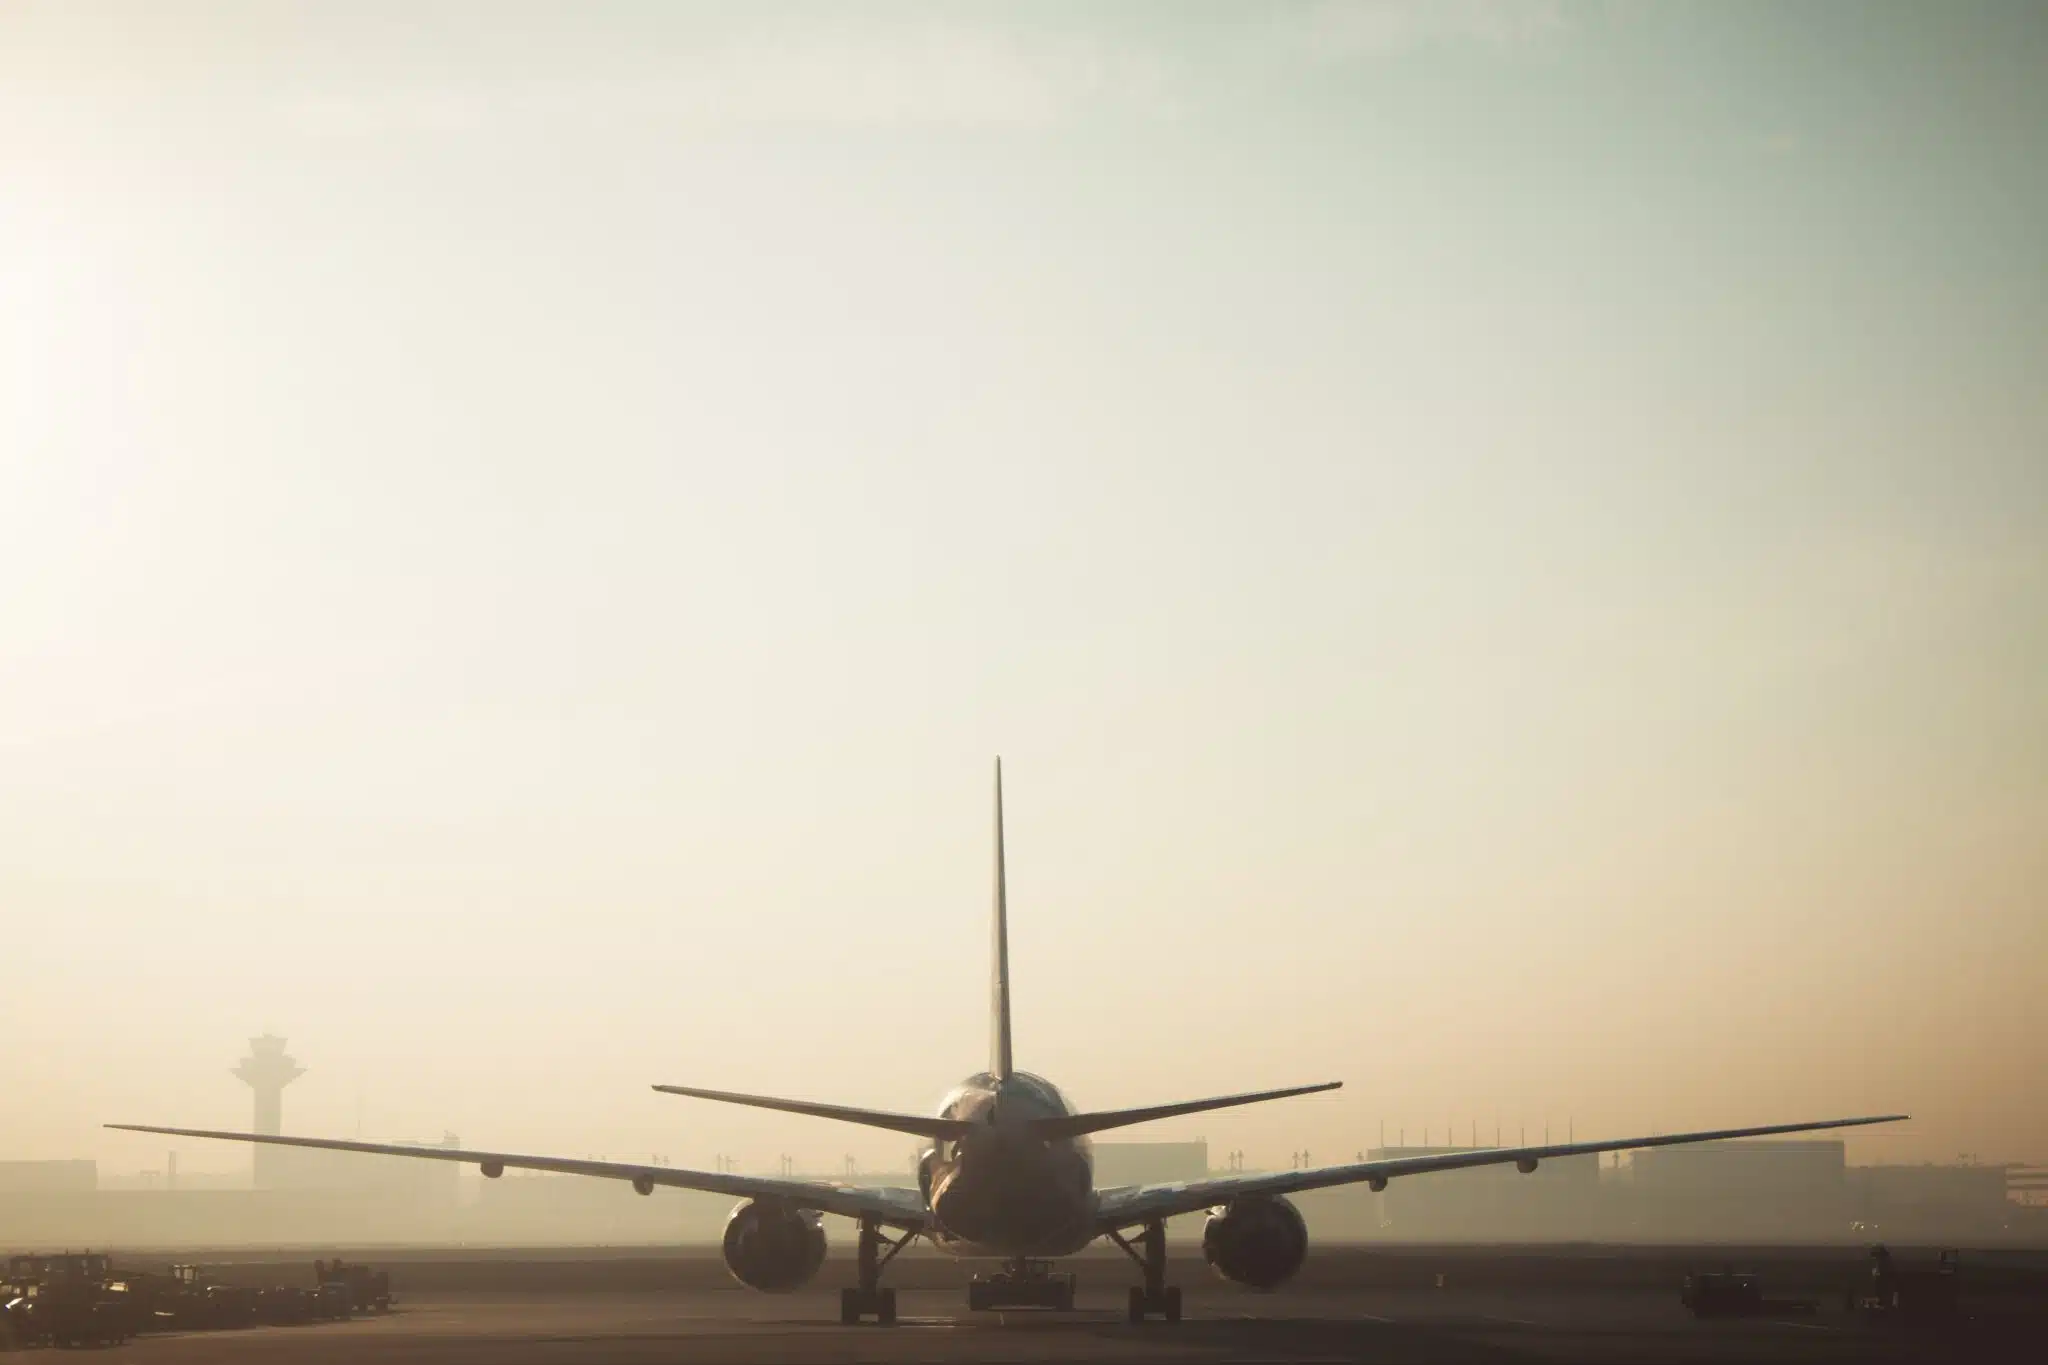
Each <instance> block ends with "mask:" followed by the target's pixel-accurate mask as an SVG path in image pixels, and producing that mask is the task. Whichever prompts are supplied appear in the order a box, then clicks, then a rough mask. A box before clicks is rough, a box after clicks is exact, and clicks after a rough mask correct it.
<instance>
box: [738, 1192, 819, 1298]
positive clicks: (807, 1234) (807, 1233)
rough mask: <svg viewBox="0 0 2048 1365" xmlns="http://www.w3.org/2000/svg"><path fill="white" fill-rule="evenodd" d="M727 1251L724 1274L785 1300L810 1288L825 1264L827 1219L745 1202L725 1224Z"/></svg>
mask: <svg viewBox="0 0 2048 1365" xmlns="http://www.w3.org/2000/svg"><path fill="white" fill-rule="evenodd" d="M723 1247H724V1250H725V1268H726V1269H727V1270H730V1271H731V1272H732V1277H733V1278H734V1279H735V1280H738V1281H739V1282H740V1283H741V1284H743V1285H745V1286H747V1288H749V1289H760V1290H764V1291H766V1292H767V1293H770V1294H786V1293H788V1292H789V1291H790V1290H792V1289H800V1288H802V1287H803V1286H804V1285H806V1284H808V1283H810V1279H811V1277H812V1276H813V1275H815V1274H817V1273H818V1267H819V1266H821V1265H823V1264H825V1223H824V1219H823V1218H822V1217H820V1216H819V1215H818V1214H816V1213H814V1212H811V1211H809V1210H805V1209H793V1208H790V1207H789V1206H788V1205H786V1204H779V1203H776V1202H774V1201H772V1200H760V1199H748V1200H744V1201H742V1202H741V1203H740V1204H739V1205H738V1206H737V1207H735V1208H734V1209H733V1211H732V1217H730V1218H728V1219H726V1220H725V1239H724V1242H723Z"/></svg>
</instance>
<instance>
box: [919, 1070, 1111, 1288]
mask: <svg viewBox="0 0 2048 1365" xmlns="http://www.w3.org/2000/svg"><path fill="white" fill-rule="evenodd" d="M1072 1112H1073V1111H1072V1110H1071V1109H1070V1108H1069V1107H1068V1106H1067V1101H1066V1098H1065V1097H1064V1096H1063V1095H1061V1094H1060V1092H1059V1090H1058V1088H1057V1087H1055V1086H1054V1085H1053V1084H1052V1082H1050V1081H1048V1080H1046V1079H1044V1078H1043V1077H1041V1076H1033V1075H1031V1074H1030V1073H1028V1072H1021V1071H1019V1072H1012V1073H1010V1074H1009V1075H1007V1076H1004V1077H1002V1078H1001V1079H1000V1080H999V1079H997V1078H996V1077H994V1076H991V1075H989V1074H988V1073H987V1072H981V1073H978V1074H976V1075H973V1076H969V1077H968V1078H967V1079H966V1080H965V1081H962V1082H961V1083H960V1084H959V1085H958V1086H957V1087H955V1088H954V1089H953V1091H952V1092H951V1093H949V1094H948V1095H947V1096H946V1098H945V1100H944V1101H943V1102H942V1103H941V1104H940V1106H939V1117H940V1118H947V1119H964V1120H966V1121H967V1122H969V1123H971V1124H973V1125H974V1126H973V1127H972V1128H970V1129H968V1130H967V1132H965V1133H964V1134H962V1135H961V1136H960V1137H959V1138H958V1139H957V1140H952V1141H941V1142H939V1143H937V1144H936V1145H934V1146H933V1147H932V1148H931V1149H930V1150H929V1151H927V1152H926V1153H925V1154H924V1157H923V1159H922V1160H921V1161H920V1162H919V1163H918V1172H917V1179H918V1184H919V1185H920V1186H921V1187H922V1188H923V1190H924V1195H925V1198H926V1200H927V1201H929V1203H930V1205H931V1210H932V1217H933V1220H934V1223H935V1226H934V1227H932V1228H931V1229H930V1230H929V1236H930V1240H931V1241H932V1243H933V1244H934V1245H935V1246H938V1247H939V1248H941V1249H942V1250H945V1251H949V1252H952V1253H953V1254H955V1255H959V1256H1032V1257H1039V1256H1065V1255H1069V1254H1071V1253H1073V1252H1076V1251H1079V1250H1080V1249H1081V1248H1082V1247H1084V1246H1086V1245H1088V1243H1089V1242H1091V1241H1093V1240H1094V1238H1095V1233H1096V1228H1095V1162H1094V1156H1093V1154H1092V1153H1091V1151H1090V1150H1089V1144H1088V1139H1087V1138H1085V1137H1076V1138H1055V1139H1052V1140H1050V1141H1048V1140H1046V1139H1044V1138H1041V1137H1039V1136H1037V1135H1036V1134H1034V1133H1033V1132H1032V1131H1031V1130H1030V1128H1029V1127H1027V1126H1026V1125H1027V1123H1028V1121H1029V1120H1031V1119H1043V1118H1058V1117H1061V1116H1063V1115H1066V1114H1070V1113H1072Z"/></svg>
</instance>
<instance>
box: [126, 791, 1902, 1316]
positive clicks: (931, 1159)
mask: <svg viewBox="0 0 2048 1365" xmlns="http://www.w3.org/2000/svg"><path fill="white" fill-rule="evenodd" d="M995 841H996V850H995V851H996V866H995V917H994V920H995V922H994V959H995V961H994V966H993V970H992V973H991V978H990V993H991V998H990V1032H991V1035H992V1037H991V1047H990V1056H989V1066H988V1070H986V1071H982V1072H977V1073H976V1074H974V1075H972V1076H969V1077H968V1078H967V1079H966V1080H964V1081H962V1082H961V1083H960V1084H959V1085H958V1086H957V1087H955V1088H954V1090H953V1091H952V1093H950V1094H949V1095H947V1096H946V1098H945V1100H944V1101H943V1102H942V1103H941V1104H940V1106H939V1112H938V1114H937V1115H936V1116H935V1117H931V1118H927V1117H924V1116H922V1115H919V1114H898V1113H890V1112H887V1111H882V1110H874V1109H855V1108H849V1107H847V1106H845V1105H837V1104H818V1103H813V1102H811V1101H808V1100H791V1099H779V1098H775V1097H773V1096H765V1095H740V1094H733V1093H731V1092H728V1091H723V1090H700V1089H696V1088H694V1087H691V1086H682V1085H657V1086H655V1087H654V1088H655V1089H656V1090H659V1091H662V1092H664V1093H666V1094H671V1095H687V1096H690V1097H692V1098H695V1099H702V1100H718V1101H722V1102H724V1103H727V1104H744V1105H752V1106H754V1107H756V1108H761V1109H778V1110H782V1111H784V1112H786V1113H791V1114H810V1115H815V1116H817V1117H819V1118H829V1119H841V1120H844V1121H846V1122H848V1123H859V1124H865V1125H867V1126H868V1127H871V1128H886V1129H889V1130H891V1131H894V1132H899V1133H910V1134H914V1135H916V1136H918V1137H921V1138H926V1139H929V1140H930V1143H931V1146H930V1147H929V1148H927V1149H926V1150H925V1152H924V1154H923V1156H922V1158H921V1160H920V1161H919V1162H918V1167H917V1187H916V1188H915V1189H912V1188H908V1187H874V1186H864V1185H857V1184H853V1183H851V1182H843V1181H833V1180H815V1181H814V1180H778V1179H771V1178H767V1177H761V1176H747V1175H732V1174H727V1173H724V1172H711V1171H687V1170H678V1169H676V1168H674V1167H671V1166H636V1165H632V1164H630V1163H626V1162H615V1161H578V1160H574V1159H571V1158H567V1157H551V1156H522V1155H519V1154H517V1153H513V1152H472V1151H460V1150H453V1149H448V1148H434V1147H399V1146H390V1145H386V1144H382V1143H375V1142H349V1141H343V1140H339V1139H334V1138H301V1137H277V1136H269V1135H264V1134H258V1133H231V1132H215V1131H210V1130H205V1129H196V1128H159V1127H155V1126H152V1125H148V1124H131V1123H115V1124H109V1125H107V1126H108V1127H110V1128H120V1129H125V1130H127V1131H130V1132H137V1133H162V1134H167V1135H169V1136H172V1137H194V1138H221V1139H224V1140H227V1141H231V1142H268V1143H275V1144H277V1145H279V1146H284V1147H315V1148H323V1149H326V1150H329V1151H338V1152H370V1153H376V1154H379V1155H386V1156H400V1157H410V1158H412V1159H414V1160H421V1159H425V1160H430V1161H461V1162H472V1163H474V1164H476V1165H477V1166H478V1167H480V1168H481V1169H482V1171H483V1174H484V1175H485V1176H486V1177H488V1178H490V1179H493V1180H495V1179H497V1178H498V1177H499V1176H501V1175H503V1174H504V1173H505V1171H506V1169H507V1168H518V1169H523V1170H534V1171H556V1172H561V1173H564V1174H568V1175H589V1176H601V1177H604V1178H607V1179H612V1180H624V1181H628V1182H630V1183H631V1184H632V1186H633V1188H634V1189H635V1190H637V1191H638V1192H639V1193H641V1194H652V1193H653V1192H654V1188H655V1186H657V1185H673V1186H676V1187H678V1188H681V1189H687V1190H708V1191H711V1192H712V1193H715V1194H729V1195H734V1196H737V1197H738V1198H739V1199H740V1200H741V1203H740V1204H739V1205H738V1206H737V1207H735V1208H734V1209H733V1211H732V1216H731V1217H730V1218H729V1219H728V1220H727V1222H726V1227H725V1236H724V1241H723V1249H724V1254H725V1262H726V1265H727V1267H728V1268H729V1269H730V1270H731V1271H732V1274H733V1276H734V1278H736V1279H738V1280H739V1281H740V1282H741V1283H743V1284H746V1285H748V1286H750V1287H752V1288H754V1289H760V1290H766V1291H771V1292H779V1291H786V1290H791V1289H795V1288H798V1287H799V1286H801V1285H803V1284H806V1283H808V1282H809V1281H810V1279H811V1278H812V1277H813V1276H814V1275H816V1274H817V1272H818V1269H819V1267H820V1266H821V1265H822V1264H823V1263H824V1260H825V1229H824V1226H823V1223H822V1220H821V1217H820V1215H822V1214H827V1213H833V1214H839V1215H841V1216H843V1217H846V1218H850V1219H853V1220H854V1221H855V1222H856V1223H857V1224H858V1225H859V1228H860V1233H859V1243H858V1256H857V1261H856V1266H857V1269H856V1277H857V1280H858V1283H857V1284H856V1285H855V1286H854V1287H852V1288H848V1289H842V1290H841V1291H840V1304H839V1312H840V1319H841V1321H843V1322H848V1323H852V1322H858V1321H860V1320H861V1319H862V1318H865V1317H869V1316H872V1317H874V1318H875V1319H876V1320H877V1321H879V1322H883V1323H890V1322H894V1321H895V1320H896V1291H895V1290H894V1289H887V1288H883V1287H882V1285H881V1275H882V1270H883V1268H884V1267H885V1266H887V1265H888V1263H889V1262H890V1261H891V1260H892V1259H894V1258H895V1256H896V1254H897V1253H898V1252H900V1251H902V1250H903V1248H904V1247H905V1246H907V1245H909V1244H910V1242H912V1241H913V1240H915V1239H916V1238H918V1237H923V1238H925V1239H926V1240H927V1241H929V1242H930V1243H932V1244H933V1245H934V1246H936V1247H938V1248H940V1249H942V1250H944V1251H947V1252H950V1253H952V1254H954V1255H956V1256H979V1257H1000V1258H1003V1259H1004V1260H1005V1261H1006V1262H1007V1265H1006V1267H1005V1269H1004V1271H1003V1272H1002V1273H1000V1274H996V1275H991V1276H987V1277H983V1276H975V1277H974V1278H973V1279H972V1280H971V1281H970V1283H969V1285H968V1290H967V1306H968V1307H969V1308H970V1309H982V1308H998V1307H1013V1306H1017V1305H1031V1306H1039V1307H1048V1308H1059V1309H1069V1308H1072V1307H1073V1304H1074V1277H1073V1276H1072V1275H1068V1274H1056V1273H1054V1271H1053V1269H1052V1265H1051V1258H1054V1257H1059V1256H1067V1255H1071V1254H1072V1253H1074V1252H1077V1251H1079V1250H1081V1248H1083V1247H1085V1246H1087V1245H1088V1244H1089V1243H1090V1242H1092V1241H1094V1240H1095V1239H1096V1238H1098V1237H1106V1238H1108V1239H1109V1240H1110V1241H1112V1242H1114V1243H1115V1244H1116V1245H1117V1246H1118V1247H1120V1248H1122V1249H1123V1251H1124V1254H1125V1255H1127V1256H1129V1257H1130V1258H1131V1259H1132V1260H1133V1261H1134V1262H1136V1263H1137V1265H1138V1267H1139V1269H1140V1270H1141V1271H1142V1272H1143V1275H1144V1283H1143V1284H1142V1285H1139V1286H1133V1287H1132V1288H1131V1291H1130V1299H1129V1312H1130V1318H1131V1320H1132V1321H1133V1322H1139V1321H1143V1320H1144V1319H1145V1318H1147V1317H1152V1316H1158V1317H1162V1318H1165V1319H1166V1320H1167V1321H1169V1322H1177V1321H1179V1320H1180V1312H1181V1296H1180V1288H1179V1286H1177V1285H1169V1284H1167V1283H1166V1220H1167V1219H1168V1218H1171V1217H1174V1216H1175V1215H1177V1214H1185V1213H1195V1212H1198V1211H1200V1210H1203V1209H1207V1210H1209V1219H1208V1223H1207V1225H1206V1226H1205V1228H1204V1230H1203V1233H1202V1252H1203V1255H1204V1256H1205V1257H1206V1258H1207V1259H1208V1262H1209V1264H1210V1265H1211V1266H1212V1267H1213V1268H1214V1269H1215V1270H1216V1271H1217V1273H1218V1274H1220V1275H1222V1276H1223V1277H1224V1278H1226V1279H1229V1280H1232V1281H1235V1282H1237V1283H1240V1284H1245V1285H1250V1286H1253V1287H1256V1288H1270V1287H1272V1286H1274V1285H1277V1284H1279V1283H1281V1282H1282V1281H1284V1280H1286V1279H1287V1278H1289V1277H1290V1276H1292V1275H1293V1274H1294V1272H1295V1271H1296V1270H1298V1269H1299V1268H1300V1266H1301V1263H1302V1260H1303V1258H1304V1257H1305V1256H1306V1255H1307V1252H1308V1227H1307V1225H1306V1224H1305V1223H1304V1222H1303V1221H1302V1217H1301V1214H1300V1213H1299V1212H1298V1211H1297V1210H1296V1209H1295V1206H1294V1204H1293V1203H1292V1202H1291V1201H1290V1200H1289V1199H1288V1198H1287V1196H1288V1195H1290V1194H1294V1193H1297V1192H1299V1191H1302V1190H1314V1189H1322V1188H1325V1187H1328V1186H1332V1185H1349V1184H1354V1183H1359V1182H1363V1183H1364V1184H1366V1185H1369V1186H1371V1187H1372V1188H1373V1189H1374V1190H1382V1189H1385V1188H1386V1184H1387V1182H1388V1181H1389V1180H1392V1179H1395V1178H1396V1177H1398V1176H1407V1175H1419V1174H1421V1173H1423V1172H1425V1171H1449V1170H1463V1169H1466V1168H1468V1167H1474V1166H1494V1165H1502V1164H1506V1163H1509V1162H1512V1163H1514V1165H1515V1166H1516V1167H1517V1168H1518V1169H1520V1170H1521V1171H1522V1172H1524V1173H1525V1174H1526V1173H1527V1172H1530V1171H1534V1170H1535V1169H1536V1164H1537V1163H1538V1162H1539V1161H1544V1160H1548V1159H1549V1158H1552V1157H1565V1156H1581V1155H1585V1154H1588V1153H1595V1152H1616V1151H1624V1150H1628V1149H1631V1148H1640V1147H1669V1146H1673V1145H1675V1144H1678V1143H1687V1142H1710V1141H1716V1140H1719V1139H1723V1138H1744V1137H1763V1136H1766V1135H1768V1134H1772V1133H1805V1132H1814V1131H1817V1130H1819V1129H1824V1128H1853V1127H1859V1126H1861V1125H1864V1124H1871V1123H1890V1122H1894V1121H1896V1120H1898V1119H1903V1118H1905V1117H1907V1116H1906V1115H1904V1114H1881V1115H1877V1116H1875V1117H1871V1118H1853V1119H1823V1120H1819V1121H1816V1122H1811V1123H1780V1124H1773V1125H1770V1126H1768V1127H1762V1128H1723V1129H1717V1130H1715V1131H1713V1132H1705V1133H1672V1134H1667V1135H1664V1136H1661V1137H1637V1138H1621V1139H1617V1140H1615V1141H1610V1142H1567V1143H1563V1144H1559V1145H1548V1144H1546V1145H1544V1146H1540V1147H1495V1148H1483V1149H1474V1150H1468V1151H1458V1152H1445V1153H1440V1154H1437V1155H1430V1156H1409V1157H1397V1158H1394V1159H1392V1160H1386V1161H1361V1162H1354V1163H1352V1164H1350V1165H1345V1166H1323V1167H1318V1168H1311V1169H1303V1170H1291V1171H1285V1172H1274V1173H1272V1174H1266V1175H1260V1174H1247V1173H1232V1174H1226V1175H1221V1176H1217V1177H1214V1178H1212V1179H1208V1180H1189V1181H1174V1182H1171V1183H1167V1184H1154V1185H1126V1186H1119V1187H1115V1188H1111V1189H1102V1190H1098V1189H1096V1188H1095V1183H1094V1164H1093V1158H1092V1156H1091V1154H1090V1150H1089V1143H1088V1135H1089V1134H1090V1133H1099V1132H1103V1131H1105V1130H1107V1129H1111V1128H1124V1127H1128V1126H1130V1125H1131V1124H1135V1123H1146V1122H1149V1121H1150V1120H1152V1119H1163V1118H1171V1117H1173V1116H1175V1115H1179V1114H1198V1113H1202V1112H1204V1111H1206V1110H1210V1109H1224V1108H1228V1107H1230V1106H1233V1105H1240V1104H1254V1103H1257V1102H1259V1101H1261V1100H1277V1099H1284V1098H1286V1097H1288V1096H1290V1095H1307V1094H1313V1093H1315V1092H1316V1091H1320V1090H1334V1089H1336V1088H1337V1087H1338V1086H1339V1085H1340V1084H1341V1082H1338V1081H1327V1082H1324V1083H1323V1084H1320V1085H1297V1086H1290V1087H1288V1088H1286V1089H1284V1090H1261V1091H1254V1092H1252V1093H1249V1094H1242V1095H1224V1096H1221V1097H1218V1098H1213V1099H1202V1100H1185V1101H1182V1102H1181V1103H1178V1104H1159V1105H1151V1106H1148V1107H1145V1108H1140V1109H1113V1110H1102V1111H1098V1112H1095V1113H1076V1112H1074V1110H1073V1109H1072V1108H1071V1107H1070V1106H1069V1105H1068V1104H1067V1101H1066V1099H1065V1098H1064V1097H1063V1096H1062V1095H1061V1094H1060V1092H1059V1091H1058V1090H1057V1089H1055V1088H1054V1086H1053V1085H1052V1083H1051V1082H1050V1081H1047V1080H1045V1079H1044V1078H1042V1077H1039V1076H1034V1075H1032V1074H1030V1073H1029V1072H1025V1071H1019V1070H1017V1069H1016V1067H1015V1066H1014V1065H1013V1064H1012V1059H1011V1049H1010V957H1009V926H1008V915H1007V906H1006V904H1005V901H1006V893H1005V885H1004V875H1003V767H1002V760H1001V759H998V760H996V819H995ZM892 1233H893V1234H894V1235H893V1236H892V1235H891V1234H892Z"/></svg>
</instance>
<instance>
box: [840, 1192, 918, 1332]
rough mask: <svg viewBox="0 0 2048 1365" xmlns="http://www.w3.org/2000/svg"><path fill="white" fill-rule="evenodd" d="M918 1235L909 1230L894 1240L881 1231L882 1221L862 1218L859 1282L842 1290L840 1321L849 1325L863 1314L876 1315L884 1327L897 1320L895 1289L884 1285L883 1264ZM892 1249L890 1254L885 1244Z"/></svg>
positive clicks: (866, 1316) (863, 1315) (858, 1268)
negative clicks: (885, 1251) (886, 1252)
mask: <svg viewBox="0 0 2048 1365" xmlns="http://www.w3.org/2000/svg"><path fill="white" fill-rule="evenodd" d="M916 1237H917V1234H916V1233H915V1232H906V1233H904V1234H903V1235H902V1236H901V1237H899V1238H897V1239H896V1240H895V1241H891V1240H889V1239H888V1238H887V1237H885V1236H883V1235H882V1227H881V1224H879V1223H877V1222H876V1221H875V1220H874V1219H872V1218H863V1219H861V1220H860V1246H859V1249H858V1260H857V1262H856V1267H857V1273H858V1275H859V1278H860V1283H859V1284H858V1285H857V1286H855V1287H854V1288H852V1289H842V1290H840V1291H839V1321H840V1322H842V1323H845V1324H846V1325H848V1326H851V1325H852V1324H854V1323H856V1322H859V1321H860V1320H861V1319H862V1318H868V1317H871V1318H873V1319H874V1320H875V1321H876V1322H877V1323H879V1324H880V1325H882V1326H883V1327H892V1326H894V1325H895V1323H896V1291H895V1290H893V1289H884V1288H882V1287H881V1283H882V1267H883V1266H885V1265H887V1264H889V1262H891V1261H893V1260H895V1259H896V1253H897V1252H899V1251H901V1250H903V1248H905V1247H907V1246H909V1245H910V1243H911V1242H912V1241H913V1240H914V1239H915V1238H916ZM883 1247H887V1248H888V1249H889V1251H888V1254H887V1255H883V1254H882V1248H883Z"/></svg>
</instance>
